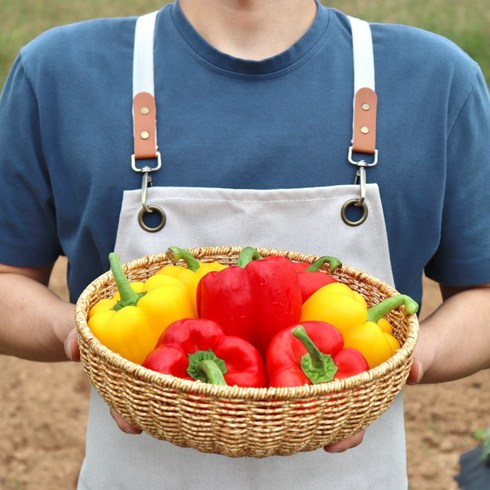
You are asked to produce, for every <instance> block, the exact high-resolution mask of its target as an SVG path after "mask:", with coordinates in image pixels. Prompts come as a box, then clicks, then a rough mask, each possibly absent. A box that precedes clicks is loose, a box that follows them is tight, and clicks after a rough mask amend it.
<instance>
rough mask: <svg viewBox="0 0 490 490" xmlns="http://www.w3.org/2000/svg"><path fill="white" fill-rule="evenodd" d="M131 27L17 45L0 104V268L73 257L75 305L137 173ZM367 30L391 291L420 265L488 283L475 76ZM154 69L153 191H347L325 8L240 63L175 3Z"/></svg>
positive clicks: (439, 45)
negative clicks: (258, 57) (284, 44)
mask: <svg viewBox="0 0 490 490" xmlns="http://www.w3.org/2000/svg"><path fill="white" fill-rule="evenodd" d="M134 27H135V18H121V19H100V20H93V21H88V22H82V23H78V24H74V25H69V26H64V27H59V28H55V29H53V30H50V31H48V32H46V33H44V34H43V35H41V36H39V37H38V38H37V39H35V40H34V41H32V42H31V43H30V44H28V45H27V46H25V47H24V48H23V49H22V50H21V52H20V54H19V56H18V58H17V60H16V61H15V64H14V66H13V68H12V71H11V73H10V76H9V78H8V80H7V82H6V85H5V87H4V90H3V93H2V96H1V100H0V148H1V151H0V173H1V178H0V195H1V196H2V206H1V208H0V229H1V230H2V231H1V233H0V262H2V263H7V264H12V265H17V266H40V265H43V264H47V263H51V262H53V261H54V260H55V259H56V258H57V257H58V256H59V255H60V254H64V255H66V256H67V258H68V260H69V263H70V269H69V287H70V290H71V297H72V299H76V298H77V297H78V295H79V294H80V292H81V291H82V290H83V288H84V287H85V286H86V285H87V284H88V283H89V282H90V281H91V280H93V279H94V278H95V277H96V276H98V275H99V274H101V273H103V272H105V271H106V270H107V269H108V261H107V255H108V253H109V252H110V251H112V250H113V248H114V242H115V237H116V230H117V225H118V215H119V212H120V206H121V199H122V194H123V191H124V190H127V189H138V188H139V187H140V186H141V175H140V174H137V173H135V172H134V171H133V170H132V169H131V155H132V153H133V148H132V143H133V135H132V61H133V42H134ZM371 27H372V33H373V42H374V54H375V63H376V92H377V94H378V97H379V107H378V132H377V148H378V150H379V163H378V165H377V166H376V167H373V168H370V169H369V170H368V172H367V179H368V182H376V183H378V185H379V187H380V192H381V198H382V202H383V207H384V213H385V220H386V226H387V232H388V238H389V245H390V254H391V260H392V266H393V273H394V277H395V284H396V287H397V288H398V289H399V290H400V291H402V292H404V293H407V294H410V295H411V296H413V297H414V298H416V299H419V298H420V294H421V274H422V272H423V270H424V268H425V270H426V273H427V274H428V275H429V276H430V277H432V278H433V279H435V280H438V281H441V282H442V283H445V284H448V285H455V286H458V285H460V286H462V285H469V284H477V283H482V282H487V281H490V215H489V213H487V212H486V210H487V208H488V204H489V194H488V191H487V185H488V182H490V154H489V151H488V140H489V136H490V104H489V96H488V91H487V87H486V84H485V81H484V78H483V76H482V73H481V71H480V69H479V67H478V66H477V64H476V63H475V62H473V61H472V60H471V59H469V58H468V56H466V55H465V54H464V53H463V52H462V51H461V50H460V49H459V48H457V47H456V46H455V45H454V44H452V43H451V42H449V41H448V40H446V39H444V38H441V37H439V36H436V35H434V34H430V33H427V32H424V31H422V30H419V29H415V28H409V27H404V26H399V25H386V24H373V25H372V26H371ZM155 71H156V74H155V90H156V100H157V113H158V144H159V148H160V151H161V153H162V155H163V167H162V169H161V170H160V171H158V172H156V173H155V174H154V175H153V179H154V185H157V186H192V187H222V188H255V189H271V188H295V187H312V186H328V185H340V184H352V183H353V182H354V177H355V170H356V169H355V167H354V166H353V165H351V164H349V163H348V161H347V152H348V148H349V145H350V141H351V138H352V100H353V90H354V88H353V64H352V40H351V34H350V25H349V21H348V19H347V17H346V16H345V15H344V14H342V13H340V12H338V11H336V10H333V9H329V8H326V7H324V6H321V5H320V4H319V5H318V14H317V17H316V19H315V21H314V23H313V25H312V26H311V28H310V30H309V31H308V32H307V33H306V34H305V35H304V36H303V37H302V38H301V39H300V40H299V41H298V42H297V43H295V44H294V45H293V46H292V47H291V48H290V49H289V50H288V51H286V52H284V53H282V54H280V55H278V56H274V57H272V58H269V59H266V60H263V61H247V60H241V59H236V58H233V57H231V56H227V55H225V54H223V53H220V52H218V51H217V50H215V49H214V48H213V47H211V46H210V45H209V44H207V43H206V41H205V40H204V39H203V38H202V37H201V36H200V35H199V34H198V33H197V32H196V31H195V30H194V29H193V28H192V26H191V25H190V24H189V23H188V21H187V20H186V18H185V17H184V15H183V13H182V11H181V10H180V7H179V5H178V3H176V4H172V5H167V6H165V7H164V8H163V9H162V10H161V12H160V14H159V16H158V19H157V26H156V41H155ZM312 226H314V224H312ZM176 245H178V244H176ZM244 245H253V244H244ZM373 247H376V243H373ZM325 253H326V254H328V250H325ZM359 253H362V250H360V251H359ZM340 258H341V259H342V257H340Z"/></svg>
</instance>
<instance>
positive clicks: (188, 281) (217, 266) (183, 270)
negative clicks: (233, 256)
mask: <svg viewBox="0 0 490 490" xmlns="http://www.w3.org/2000/svg"><path fill="white" fill-rule="evenodd" d="M167 256H168V257H169V258H170V260H171V261H172V262H173V263H174V264H173V265H166V266H164V267H162V268H161V269H160V270H159V271H158V272H157V273H156V274H155V276H157V277H158V276H161V275H163V276H171V277H175V278H176V279H178V280H179V281H181V282H182V283H183V284H184V285H185V286H186V287H187V289H188V290H189V294H190V296H191V299H192V303H193V305H194V308H196V291H197V285H198V284H199V281H200V280H201V278H202V277H203V276H205V275H206V274H207V273H208V272H212V271H221V270H223V269H226V268H227V266H226V265H225V264H221V263H220V262H199V261H198V260H197V259H196V258H195V257H194V256H193V255H192V254H191V253H190V252H189V251H188V250H185V249H183V248H178V247H169V249H168V250H167ZM179 260H183V261H184V262H185V264H186V265H185V266H182V265H177V264H176V263H177V262H178V261H179Z"/></svg>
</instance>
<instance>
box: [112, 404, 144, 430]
mask: <svg viewBox="0 0 490 490" xmlns="http://www.w3.org/2000/svg"><path fill="white" fill-rule="evenodd" d="M110 414H111V417H112V418H113V419H114V421H115V422H116V424H117V426H118V427H119V429H121V430H122V431H123V432H124V433H125V434H134V435H137V434H141V432H142V430H141V429H138V428H137V427H135V426H134V425H131V424H130V423H129V422H128V421H127V420H126V419H125V418H123V417H122V416H121V415H120V414H118V413H117V412H116V411H115V410H114V409H113V408H111V409H110Z"/></svg>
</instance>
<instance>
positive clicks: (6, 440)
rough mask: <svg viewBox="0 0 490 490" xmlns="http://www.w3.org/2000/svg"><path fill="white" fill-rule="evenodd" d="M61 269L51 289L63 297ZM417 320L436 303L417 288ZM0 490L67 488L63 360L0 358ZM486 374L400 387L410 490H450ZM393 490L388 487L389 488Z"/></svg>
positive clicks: (482, 402)
mask: <svg viewBox="0 0 490 490" xmlns="http://www.w3.org/2000/svg"><path fill="white" fill-rule="evenodd" d="M64 274H65V264H64V262H62V261H61V262H59V263H58V264H57V269H56V274H55V275H54V278H53V281H52V288H53V290H55V291H56V292H57V293H58V294H60V295H61V296H63V297H65V294H66V293H65V285H64V284H65V283H64ZM425 286H426V287H425V293H424V296H425V300H424V309H423V315H426V314H428V313H429V312H430V311H431V310H432V309H433V308H434V307H435V306H436V305H437V304H438V303H439V301H440V296H439V294H438V290H437V288H436V287H435V286H434V284H432V283H430V282H429V281H427V282H426V284H425ZM0 373H1V376H0V431H1V432H0V434H1V436H0V489H1V490H64V489H67V490H70V489H73V488H75V482H76V478H77V474H78V470H79V467H80V464H81V462H82V458H83V453H84V438H85V424H86V416H87V408H88V392H89V387H88V381H87V379H86V377H85V374H84V373H83V371H82V368H81V367H80V366H79V365H76V364H71V363H61V364H41V363H34V362H28V361H21V360H18V359H14V358H9V357H0ZM489 386H490V372H489V371H485V372H481V373H479V374H477V375H474V376H472V377H469V378H466V379H464V380H460V381H457V382H451V383H446V384H442V385H437V386H436V385H430V386H417V387H407V388H406V389H405V401H406V431H407V445H408V449H407V451H408V471H409V482H410V489H411V490H453V489H454V490H455V489H457V485H456V483H455V481H454V476H455V475H456V474H457V473H458V472H459V457H460V455H461V454H462V453H464V452H466V451H468V450H470V449H472V448H474V447H475V446H477V442H476V441H475V439H474V437H473V434H474V432H475V431H476V430H479V429H484V428H486V427H488V426H490V411H489V410H488V407H489V406H490V390H489ZM394 490H396V489H394Z"/></svg>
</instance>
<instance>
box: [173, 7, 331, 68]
mask: <svg viewBox="0 0 490 490" xmlns="http://www.w3.org/2000/svg"><path fill="white" fill-rule="evenodd" d="M315 1H316V3H317V14H316V16H315V19H314V21H313V24H312V25H311V26H310V28H309V29H308V31H307V32H306V33H305V34H304V35H303V36H302V37H301V38H300V39H299V40H298V41H297V42H295V43H294V44H293V45H292V46H291V47H290V48H289V49H287V50H286V51H284V52H282V53H280V54H278V55H276V56H273V57H271V58H266V59H264V60H260V61H254V60H246V59H241V58H235V57H233V56H230V55H228V54H225V53H222V52H221V51H218V50H217V49H216V48H214V47H213V46H211V45H210V44H209V43H208V42H207V41H206V40H205V39H204V38H203V37H202V36H201V35H200V34H199V33H198V32H197V31H196V30H195V29H194V27H193V26H192V25H191V24H190V22H189V21H188V20H187V18H186V17H185V15H184V13H183V11H182V9H181V7H180V4H179V0H176V1H175V3H174V4H173V6H172V10H171V15H172V20H173V23H174V25H175V27H176V28H177V31H178V33H179V34H180V36H181V37H182V39H183V41H184V42H185V43H186V44H187V46H188V47H189V48H190V50H191V53H192V54H194V55H195V56H197V57H199V58H201V60H202V61H204V62H207V63H209V64H211V65H212V66H214V67H216V68H219V69H222V70H225V71H228V72H232V73H237V74H248V75H265V74H272V73H276V72H280V71H282V70H284V69H287V68H290V67H291V66H293V65H295V64H296V63H298V62H300V61H301V60H302V59H304V58H305V57H306V56H307V55H308V54H309V53H310V52H311V51H312V50H313V49H314V48H315V46H316V45H317V44H318V42H319V41H320V40H321V39H322V38H323V36H324V35H325V33H326V31H327V29H328V26H329V20H330V15H329V10H328V9H327V8H325V7H323V6H322V5H321V4H320V3H319V2H318V1H317V0H315Z"/></svg>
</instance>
